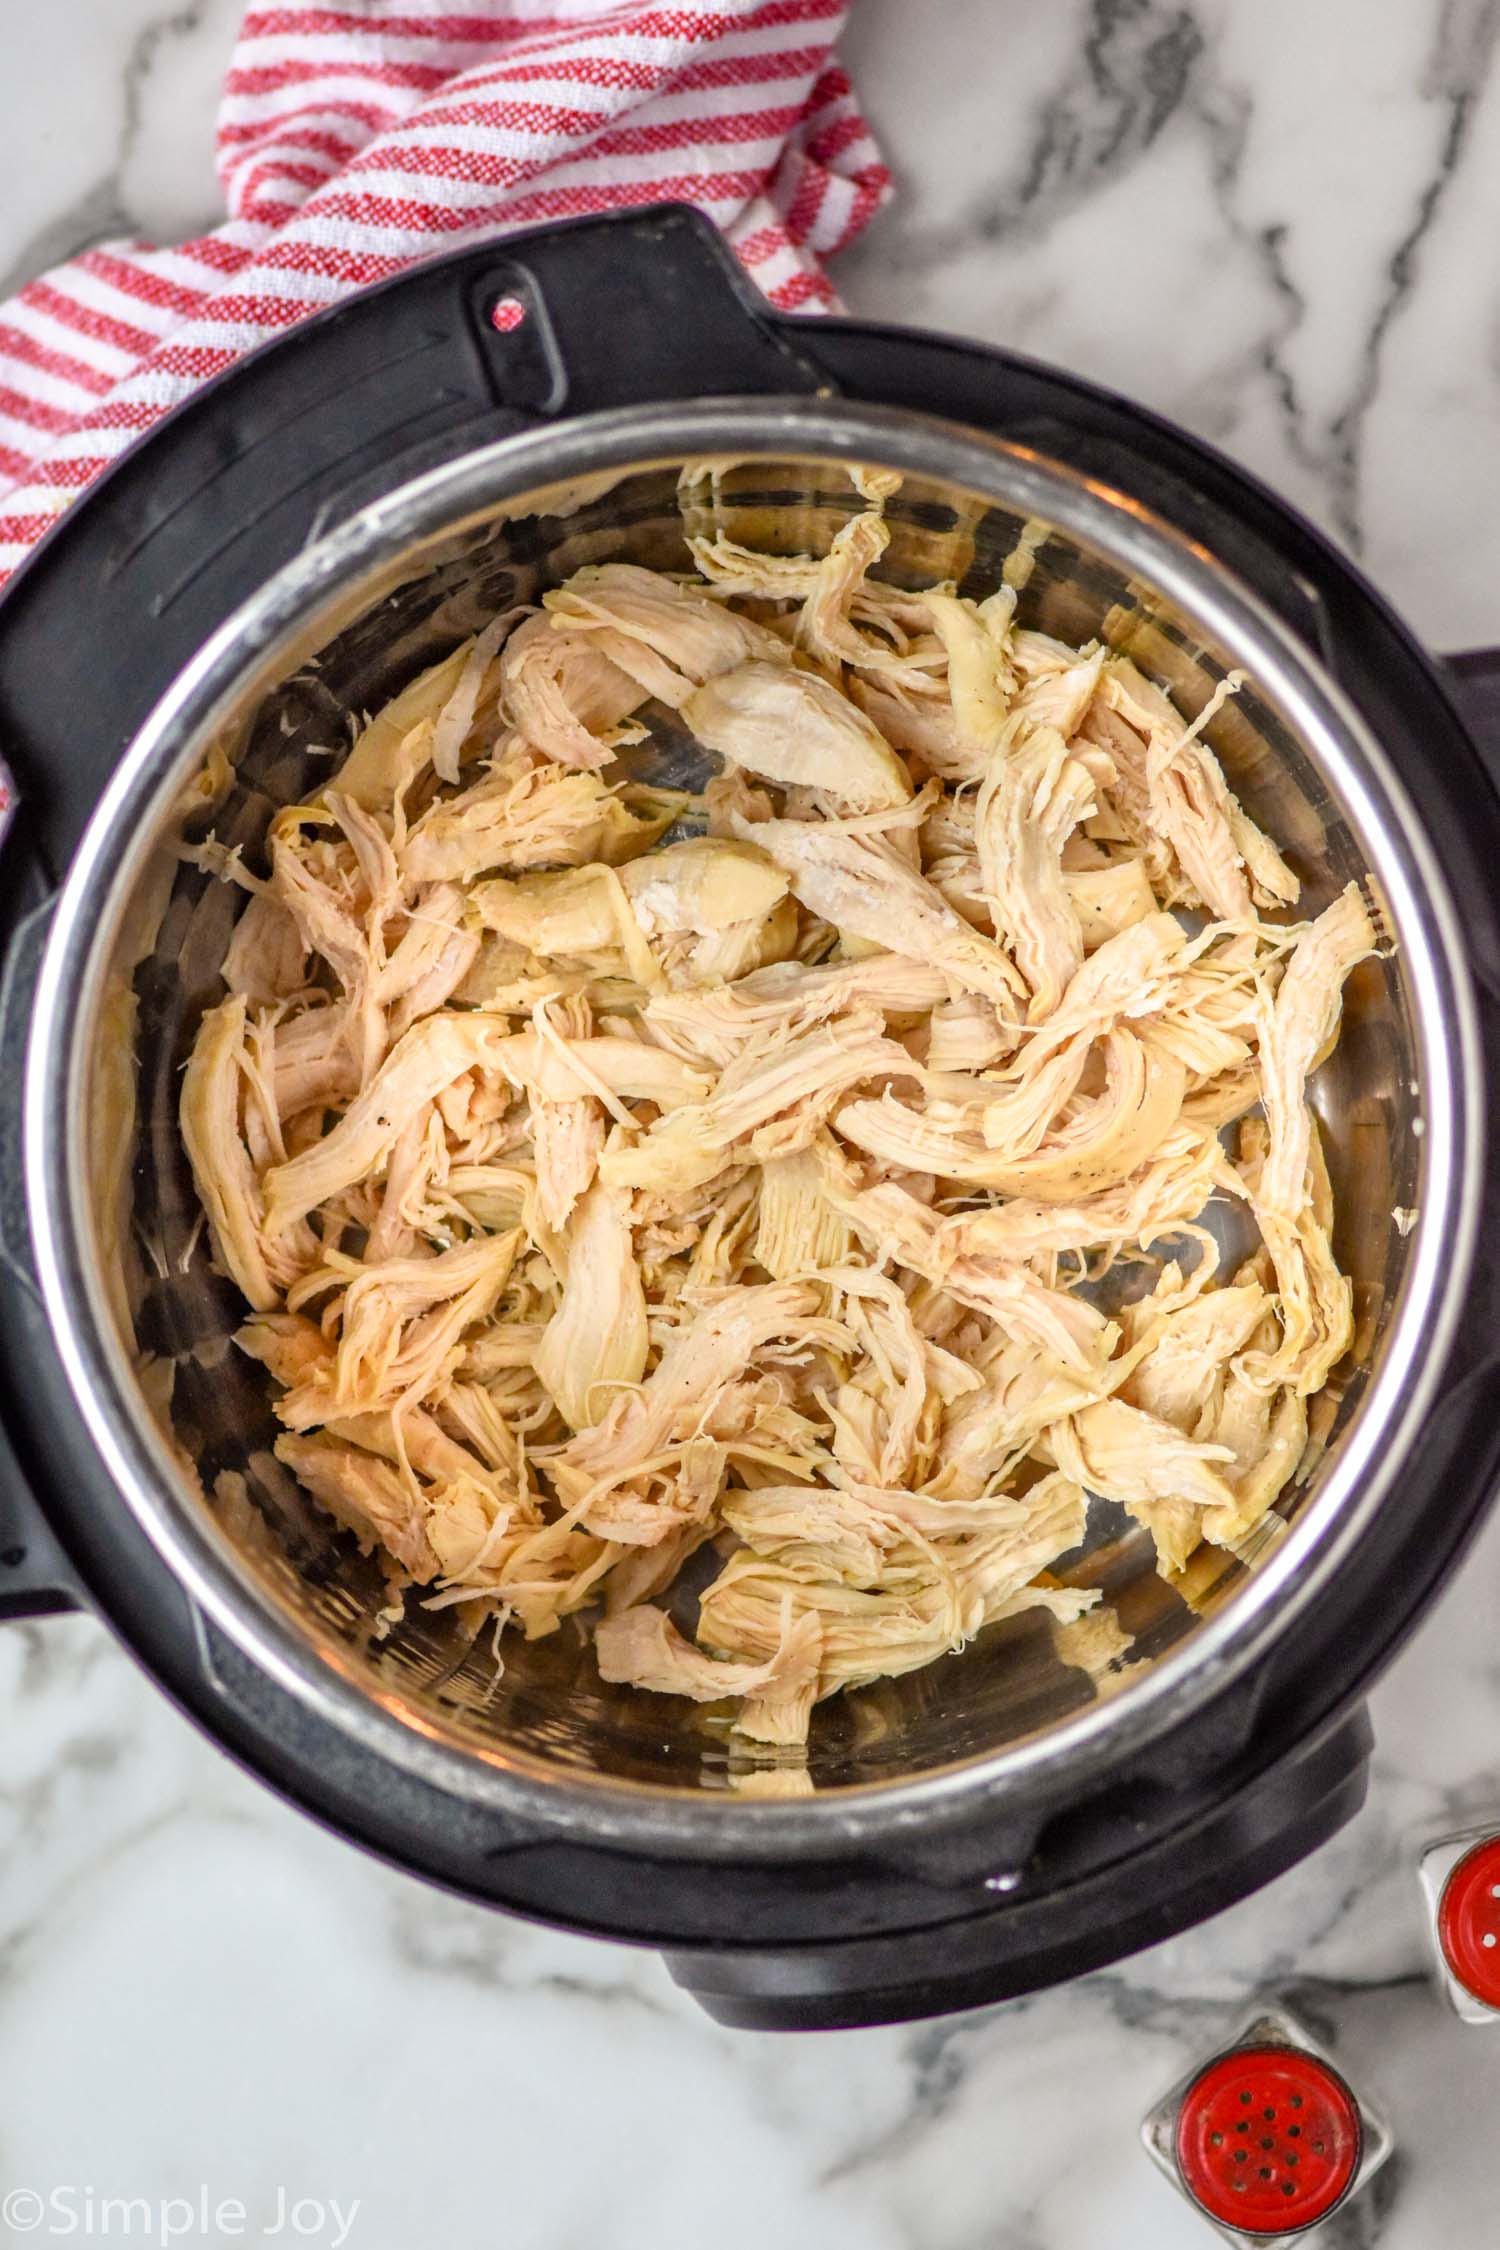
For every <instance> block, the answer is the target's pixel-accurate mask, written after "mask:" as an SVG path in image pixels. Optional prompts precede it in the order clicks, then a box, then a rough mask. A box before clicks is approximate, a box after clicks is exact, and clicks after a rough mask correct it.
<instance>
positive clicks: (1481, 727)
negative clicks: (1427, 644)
mask: <svg viewBox="0 0 1500 2250" xmlns="http://www.w3.org/2000/svg"><path fill="white" fill-rule="evenodd" d="M1438 661H1439V662H1440V664H1441V665H1442V668H1443V670H1444V672H1445V673H1446V675H1447V679H1448V692H1449V694H1450V695H1451V696H1452V698H1453V700H1454V702H1455V703H1456V704H1457V705H1458V715H1459V717H1460V718H1461V719H1462V720H1463V722H1464V725H1465V726H1466V727H1467V728H1468V731H1469V734H1470V736H1471V738H1472V739H1473V743H1474V747H1475V748H1476V749H1477V750H1478V752H1479V755H1480V756H1481V758H1483V760H1484V762H1485V766H1486V767H1487V769H1488V771H1489V774H1490V778H1491V780H1492V781H1494V782H1495V783H1496V784H1497V786H1500V648H1468V649H1460V650H1459V651H1458V652H1457V653H1456V654H1454V655H1452V656H1444V657H1440V658H1439V660H1438Z"/></svg>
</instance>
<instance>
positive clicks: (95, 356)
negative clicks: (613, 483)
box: [0, 0, 889, 582]
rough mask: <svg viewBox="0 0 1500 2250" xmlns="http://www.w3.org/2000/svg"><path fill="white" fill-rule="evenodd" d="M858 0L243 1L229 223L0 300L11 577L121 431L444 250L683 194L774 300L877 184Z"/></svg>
mask: <svg viewBox="0 0 1500 2250" xmlns="http://www.w3.org/2000/svg"><path fill="white" fill-rule="evenodd" d="M846 12H847V9H846V4H845V0H685V4H683V5H679V6H673V7H660V6H654V5H652V4H651V0H623V4H621V0H616V4H615V5H613V6H608V7H606V6H602V5H600V4H599V0H511V5H510V6H509V7H507V8H504V9H500V8H484V7H473V8H467V9H461V10H453V9H449V8H444V7H438V6H434V5H432V4H430V0H406V4H405V5H404V6H396V5H394V4H392V0H355V4H352V5H348V6H345V7H324V6H317V5H314V0H289V4H288V5H285V6H281V7H261V6H252V7H251V8H250V9H249V11H248V12H247V14H246V16H245V19H244V23H243V26H242V28H241V32H240V38H239V43H238V45H237V46H236V48H235V52H234V58H233V61H232V64H231V66H230V71H229V76H228V78H227V80H226V82H225V88H224V100H223V105H222V108H221V110H220V115H219V130H218V147H219V174H220V178H221V179H222V181H223V183H224V189H225V195H226V199H227V203H228V209H229V214H230V215H229V218H228V221H227V223H226V224H225V225H223V226H221V227H217V228H215V230H214V231H213V232H212V233H211V234H206V235H202V236H200V237H199V238H198V239H197V240H196V241H193V242H185V243H183V244H181V245H180V246H179V247H178V248H176V249H167V250H160V249H153V248H152V247H151V246H150V245H149V244H147V243H142V242H111V243H107V244H103V245H101V246H100V247H99V248H98V249H94V250H89V251H86V252H84V254H83V255H82V256H81V257H78V258H74V259H72V260H70V261H69V263H68V264H66V265H62V266H58V267H55V268H54V269H53V270H52V271H51V272H50V273H47V274H44V275H43V276H42V277H41V278H40V279H39V280H36V281H33V282H32V283H31V284H30V285H29V286H28V287H27V288H25V289H23V290H22V291H21V293H20V295H19V296H18V297H15V298H13V299H12V300H11V302H10V303H9V304H7V305H3V306H0V582H3V580H4V579H5V578H6V577H8V576H9V575H10V573H11V572H12V571H13V570H14V569H15V568H16V566H17V564H18V563H20V562H21V561H22V560H23V559H24V558H25V556H26V554H27V552H28V551H29V549H30V548H31V547H32V546H33V545H34V544H35V542H36V541H37V540H38V539H39V538H40V537H41V535H42V533H43V532H44V531H46V530H47V528H48V527H49V525H51V524H52V523H53V522H54V521H55V520H56V517H57V516H58V514H59V512H60V511H61V510H62V509H63V508H64V507H66V505H67V503H68V501H69V500H70V499H72V498H73V496H74V495H75V494H76V493H77V492H79V491H80V490H81V489H82V488H83V487H84V486H85V485H87V484H88V483H89V482H90V480H91V479H92V478H93V477H95V476H97V475H98V473H99V472H100V470H102V469H103V468H105V467H106V466H107V465H108V463H109V462H110V461H111V460H113V459H114V458H115V456H116V455H117V454H118V453H120V452H121V451H122V450H123V449H124V447H125V446H127V445H128V444H129V443H130V442H131V440H132V439H133V438H135V437H137V436H139V435H140V433H141V432H142V431H143V430H146V429H149V428H150V426H151V424H152V423H153V422H155V421H156V420H158V418H159V417H160V416H161V415H163V414H165V413H167V412H168V411H169V410H170V409H171V408H172V407H173V406H175V405H177V404H178V402H179V401H180V400H181V399H183V398H184V397H186V396H187V394H188V393H189V392H190V391H192V390H193V389H194V388H195V387H196V386H197V385H198V384H200V383H202V382H204V381H206V380H207V379H208V377H210V376H212V375H216V374H217V373H218V372H219V371H220V370H221V369H222V368H224V367H226V366H228V365H229V363H230V362H231V361H232V360H234V359H237V358H238V357H239V356H240V355H241V353H243V352H247V351H249V350H251V349H252V348H253V347H254V346H255V345H257V344H262V343H264V342H266V341H267V339H268V338H270V337H272V336H274V335H277V334H279V332H280V331H281V330H282V329H284V328H288V327H290V326H291V325H292V323H293V322H295V321H298V320H301V319H303V318H304V317H305V316H306V315H307V314H308V313H311V312H316V311H317V310H318V309H319V308H320V307H321V306H323V305H326V304H329V303H331V302H332V301H333V300H334V299H336V298H338V297H342V296H345V295H347V294H348V293H349V292H350V291H351V290H355V289H358V288H361V287H362V286H364V285H365V284H366V283H369V282H373V281H381V280H384V279H385V278H386V276H387V275H389V274H393V273H396V272H399V270H400V269H401V268H402V267H403V266H407V265H411V264H413V263H414V262H415V261H416V260H418V259H420V258H423V257H429V256H431V255H433V254H434V253H435V252H437V251H440V250H448V249H457V248H459V247H462V246H463V245H465V244H469V243H473V242H478V241H481V240H484V239H486V238H490V237H493V236H496V235H499V234H503V233H505V232H506V231H507V230H509V229H511V228H515V227H523V226H535V225H537V224H539V223H541V222H542V221H545V220H548V219H563V218H571V217H574V216H576V215H578V214H580V213H585V212H596V211H611V210H617V209H622V208H624V207H626V206H629V205H637V204H645V203H656V202H661V201H664V200H668V199H672V200H680V201H683V202H687V203H692V204H695V205H696V206H697V207H698V209H699V210H701V211H704V212H706V213H707V214H708V215H709V217H710V218H712V219H713V220H715V221H716V222H717V224H718V225H719V226H720V227H722V228H723V229H724V230H725V232H726V234H727V236H728V238H729V240H730V241H731V242H732V243H733V245H734V247H735V249H736V251H737V252H738V254H739V256H740V258H741V259H742V260H743V261H744V264H745V265H746V267H747V268H748V269H749V271H750V272H751V273H752V274H753V275H754V277H755V279H756V280H757V282H758V283H759V284H760V286H761V287H762V288H763V289H764V291H765V293H766V295H767V296H768V297H769V298H770V300H771V302H772V303H773V304H775V305H778V306H780V307H782V308H783V309H792V308H798V309H807V310H816V309H818V308H826V307H828V306H830V305H832V304H834V303H836V299H835V297H834V294H833V290H832V287H831V285H830V283H829V282H828V279H827V277H826V275H825V274H824V272H823V266H822V260H823V259H824V258H825V257H827V256H828V255H829V254H830V253H831V252H833V251H835V250H837V249H839V248H840V247H841V246H842V245H843V244H844V243H846V242H848V241H850V240H851V239H852V238H853V236H855V235H856V234H858V233H859V231H860V229H861V228H862V227H863V226H864V225H865V223H866V221H867V220H868V219H869V217H870V215H871V214H872V212H873V211H874V210H875V209H876V208H877V207H878V205H879V204H880V202H881V201H882V200H883V198H884V196H885V194H886V192H887V189H888V186H889V175H888V173H887V172H886V170H885V167H884V166H883V165H882V163H881V162H880V156H879V151H878V150H877V148H876V147H875V144H874V142H873V141H872V140H871V137H870V134H869V131H868V129H867V128H866V125H865V123H864V120H863V118H862V117H861V116H860V113H859V110H858V107H857V105H856V103H855V101H854V98H853V95H852V93H851V91H850V88H849V82H848V80H847V79H846V78H845V76H844V74H843V72H842V70H840V68H839V67H838V64H837V63H836V61H835V60H834V59H833V55H832V44H833V41H834V40H835V38H836V37H837V35H838V32H839V30H840V29H841V27H842V24H843V20H844V17H845V14H846Z"/></svg>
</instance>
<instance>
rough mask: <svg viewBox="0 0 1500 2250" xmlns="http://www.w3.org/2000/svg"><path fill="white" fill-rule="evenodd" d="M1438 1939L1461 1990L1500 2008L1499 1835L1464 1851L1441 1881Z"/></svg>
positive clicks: (1491, 2006)
mask: <svg viewBox="0 0 1500 2250" xmlns="http://www.w3.org/2000/svg"><path fill="white" fill-rule="evenodd" d="M1438 1943H1439V1945H1441V1947H1442V1949H1443V1959H1444V1960H1445V1961H1446V1962H1447V1964H1448V1966H1449V1968H1450V1969H1451V1970H1452V1971H1453V1974H1454V1975H1455V1977H1457V1979H1458V1981H1459V1983H1460V1984H1461V1985H1462V1986H1463V1988H1464V1990H1465V1991H1466V1992H1470V1993H1472V1994H1473V1996H1474V1998H1475V1999H1476V2000H1480V2001H1482V2002H1483V2003H1484V2005H1485V2006H1486V2007H1487V2008H1500V1836H1491V1837H1488V1838H1487V1839H1486V1841H1485V1842H1484V1843H1482V1844H1476V1845H1475V1846H1474V1849H1473V1850H1472V1851H1469V1852H1465V1853H1464V1856H1463V1858H1462V1859H1461V1860H1460V1861H1459V1863H1458V1865H1457V1867H1455V1868H1454V1870H1453V1872H1452V1874H1451V1875H1450V1876H1449V1877H1448V1880H1447V1882H1446V1883H1445V1884H1444V1885H1443V1895H1442V1897H1441V1898H1440V1899H1439V1901H1438Z"/></svg>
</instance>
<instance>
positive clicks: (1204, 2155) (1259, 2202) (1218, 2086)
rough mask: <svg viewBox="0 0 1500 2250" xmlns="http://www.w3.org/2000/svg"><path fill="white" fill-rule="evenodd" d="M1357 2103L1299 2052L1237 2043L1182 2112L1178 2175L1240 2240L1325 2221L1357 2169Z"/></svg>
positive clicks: (1194, 2089)
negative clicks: (1243, 2237)
mask: <svg viewBox="0 0 1500 2250" xmlns="http://www.w3.org/2000/svg"><path fill="white" fill-rule="evenodd" d="M1362 2139H1363V2133H1362V2128H1361V2123H1360V2112H1359V2104H1358V2102H1357V2101H1356V2100H1355V2098H1354V2096H1353V2094H1352V2093H1351V2092H1350V2091H1349V2088H1348V2087H1347V2086H1346V2085H1345V2084H1344V2081H1343V2079H1342V2078H1340V2076H1339V2074H1338V2072H1337V2071H1336V2070H1332V2069H1330V2067H1329V2066H1328V2064H1327V2063H1324V2062H1319V2061H1318V2059H1317V2057H1316V2056H1314V2055H1309V2054H1304V2053H1303V2051H1302V2050H1301V2049H1300V2048H1298V2047H1273V2046H1261V2047H1240V2048H1237V2049H1235V2050H1234V2051H1232V2052H1231V2053H1229V2054H1227V2055H1219V2056H1217V2057H1216V2059H1215V2060H1214V2061H1213V2062H1211V2063H1209V2064H1208V2066H1207V2068H1206V2069H1204V2070H1201V2071H1200V2072H1199V2073H1198V2076H1197V2077H1196V2078H1195V2079H1194V2080H1193V2082H1192V2084H1191V2085H1190V2086H1189V2088H1188V2090H1187V2092H1186V2093H1185V2094H1184V2095H1183V2097H1182V2106H1181V2108H1180V2109H1179V2111H1178V2114H1177V2135H1176V2154H1177V2169H1178V2171H1179V2173H1180V2174H1181V2177H1182V2182H1183V2185H1184V2187H1185V2188H1186V2189H1187V2191H1188V2193H1189V2195H1191V2196H1192V2198H1193V2200H1194V2202H1195V2203H1197V2204H1198V2205H1199V2206H1200V2208H1201V2209H1202V2210H1204V2211H1206V2212H1207V2213H1208V2215H1209V2217H1210V2218H1212V2219H1217V2220H1219V2221H1220V2222H1221V2223H1222V2224H1223V2225H1225V2226H1232V2227H1234V2228H1235V2229H1236V2230H1237V2231H1238V2232H1239V2233H1241V2234H1265V2235H1276V2234H1292V2233H1295V2232H1296V2231H1297V2230H1298V2229H1299V2228H1302V2227H1310V2226H1314V2225H1316V2223H1317V2222H1318V2220H1319V2219H1326V2218H1327V2216H1328V2214H1329V2212H1330V2211H1331V2210H1332V2209H1333V2207H1334V2205H1335V2204H1336V2203H1338V2202H1340V2201H1341V2200H1342V2198H1343V2197H1344V2195H1345V2194H1346V2193H1347V2192H1348V2190H1349V2188H1350V2186H1351V2185H1352V2184H1353V2180H1354V2175H1355V2173H1356V2172H1357V2171H1358V2170H1359V2159H1360V2150H1361V2143H1362Z"/></svg>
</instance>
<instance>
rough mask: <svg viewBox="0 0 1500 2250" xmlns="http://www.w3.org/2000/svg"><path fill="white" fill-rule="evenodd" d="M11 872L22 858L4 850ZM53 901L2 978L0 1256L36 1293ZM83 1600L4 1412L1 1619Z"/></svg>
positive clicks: (30, 925)
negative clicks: (35, 1159) (39, 1129)
mask: <svg viewBox="0 0 1500 2250" xmlns="http://www.w3.org/2000/svg"><path fill="white" fill-rule="evenodd" d="M6 868H7V873H8V874H9V875H11V876H12V877H14V875H15V873H16V871H17V858H16V857H14V856H12V855H11V854H10V853H7V858H6ZM51 919H52V901H51V899H50V898H49V899H47V900H45V901H44V902H43V903H42V905H40V906H38V907H35V908H33V910H32V912H31V913H30V914H28V915H27V917H26V919H25V920H24V921H23V922H22V923H21V924H20V926H19V928H18V929H17V931H16V934H15V938H14V940H13V941H12V944H11V947H10V950H9V952H8V953H7V955H6V958H5V970H4V975H3V978H0V1259H3V1261H4V1264H5V1267H6V1271H7V1279H8V1281H9V1283H10V1284H12V1285H13V1286H18V1287H19V1288H21V1289H22V1290H24V1291H26V1293H27V1294H28V1295H30V1296H33V1297H34V1296H35V1295H36V1294H37V1281H36V1267H35V1264H34V1262H33V1259H32V1254H31V1229H30V1225H29V1224H28V1221H27V1216H26V1196H25V1187H24V1182H23V1178H22V1170H21V1088H22V1083H23V1079H24V1075H25V1062H26V1035H27V1031H28V1028H29V1026H30V1022H31V1008H32V1001H33V998H34V996H35V993H36V980H37V975H38V972H39V971H40V969H41V965H42V952H43V948H44V946H45V944H46V939H47V930H48V926H49V924H50V922H51ZM82 1606H83V1600H82V1589H81V1587H80V1585H79V1583H78V1580H77V1578H76V1577H75V1575H74V1572H73V1570H72V1568H71V1566H70V1565H69V1563H68V1560H67V1557H66V1556H65V1555H64V1554H63V1551H62V1549H61V1547H59V1545H58V1543H57V1541H56V1539H55V1538H54V1536H53V1534H52V1531H51V1529H50V1528H49V1526H48V1523H47V1520H46V1518H45V1516H44V1515H43V1514H42V1511H41V1509H40V1507H39V1506H38V1505H37V1502H36V1500H35V1498H34V1497H33V1494H32V1491H31V1487H30V1484H29V1483H28V1481H27V1477H26V1473H25V1470H24V1469H23V1468H22V1466H21V1462H20V1460H19V1459H18V1457H17V1454H16V1449H15V1446H14V1444H13V1443H12V1440H11V1436H10V1432H9V1430H8V1429H7V1428H6V1425H5V1421H4V1418H3V1411H0V1624H6V1623H9V1622H10V1621H11V1620H12V1619H18V1618H26V1617H50V1616H53V1615H55V1614H56V1613H57V1612H58V1611H59V1610H68V1609H78V1608H81V1607H82Z"/></svg>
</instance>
